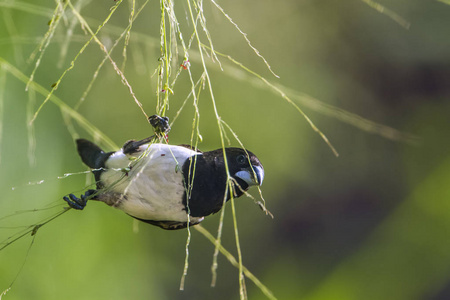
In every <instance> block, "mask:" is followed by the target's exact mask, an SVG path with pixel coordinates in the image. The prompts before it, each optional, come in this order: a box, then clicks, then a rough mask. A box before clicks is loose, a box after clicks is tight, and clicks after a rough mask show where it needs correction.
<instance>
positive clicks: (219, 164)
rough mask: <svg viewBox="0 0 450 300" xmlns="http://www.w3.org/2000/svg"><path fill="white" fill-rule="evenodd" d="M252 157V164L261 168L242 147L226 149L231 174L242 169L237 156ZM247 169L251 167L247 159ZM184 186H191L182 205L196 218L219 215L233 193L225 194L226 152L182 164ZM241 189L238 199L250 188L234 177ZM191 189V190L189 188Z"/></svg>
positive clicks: (209, 154) (221, 151)
mask: <svg viewBox="0 0 450 300" xmlns="http://www.w3.org/2000/svg"><path fill="white" fill-rule="evenodd" d="M247 153H248V155H249V158H250V161H251V162H252V164H253V163H254V164H255V165H260V162H259V160H258V159H257V158H256V156H255V155H254V154H253V153H251V152H250V151H247V152H246V151H245V150H243V149H240V148H226V155H227V161H228V168H229V171H230V174H231V175H233V174H235V173H236V172H237V171H238V170H240V169H241V168H242V167H243V166H242V165H239V166H238V165H237V163H236V157H237V156H239V155H245V156H246V157H247ZM245 164H246V166H250V164H249V163H248V160H247V161H246V162H245ZM182 170H183V175H184V180H185V184H186V186H187V187H188V188H187V192H185V193H184V198H183V204H184V205H185V206H186V209H187V210H188V211H189V213H190V215H191V216H193V217H204V216H208V215H210V214H213V213H216V212H218V211H219V210H220V209H221V208H222V206H223V201H224V197H226V200H227V201H228V200H229V199H230V193H229V192H228V194H227V195H225V191H226V185H227V174H226V168H225V160H224V158H223V150H222V149H217V150H213V151H209V152H204V153H203V154H201V155H195V156H193V157H191V158H190V159H188V160H186V162H185V163H184V165H183V168H182ZM192 178H193V180H192ZM234 179H235V180H236V181H237V183H238V184H239V186H240V187H236V188H235V194H234V196H235V197H239V196H241V195H242V194H243V191H246V190H247V189H248V188H249V186H248V184H247V183H246V182H244V181H243V180H241V179H240V178H234ZM189 187H190V188H189Z"/></svg>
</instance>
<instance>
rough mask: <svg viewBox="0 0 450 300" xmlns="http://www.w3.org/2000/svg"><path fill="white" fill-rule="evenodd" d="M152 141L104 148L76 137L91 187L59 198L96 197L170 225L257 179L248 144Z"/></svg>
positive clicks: (215, 206) (193, 220) (80, 205)
mask: <svg viewBox="0 0 450 300" xmlns="http://www.w3.org/2000/svg"><path fill="white" fill-rule="evenodd" d="M152 141H153V139H152V137H150V138H146V139H143V140H141V141H135V140H130V141H128V142H126V143H125V144H124V145H123V147H122V148H121V149H119V150H118V151H113V152H105V151H103V150H102V149H101V148H100V147H99V146H97V145H96V144H94V143H93V142H90V141H88V140H86V139H77V140H76V145H77V150H78V154H79V155H80V157H81V160H82V161H83V163H84V164H86V165H87V166H88V167H90V168H91V169H92V173H93V174H94V177H95V182H96V189H89V190H88V191H86V193H85V194H83V195H81V197H80V198H78V197H76V196H75V195H74V194H69V195H68V196H64V197H63V199H64V201H66V202H67V203H68V205H69V206H70V207H71V208H74V209H77V210H82V209H84V207H85V206H86V204H87V201H88V200H97V201H101V202H104V203H106V204H107V205H109V206H112V207H115V208H117V209H120V210H122V211H123V212H125V213H126V214H128V215H130V216H131V217H133V218H135V219H138V220H140V221H143V222H145V223H148V224H151V225H155V226H158V227H160V228H163V229H167V230H174V229H183V228H186V227H188V226H194V225H197V224H199V223H200V222H202V221H203V220H204V218H205V217H206V216H209V215H211V214H214V213H217V212H218V211H220V209H221V208H222V206H223V204H224V203H225V202H226V201H228V200H229V199H231V197H234V198H238V197H240V196H242V195H243V194H244V193H245V192H246V191H247V190H248V189H249V188H250V187H251V186H260V185H261V184H262V182H263V179H264V168H263V166H262V164H261V162H260V161H259V159H258V158H257V157H256V155H255V154H253V153H252V152H251V151H249V150H246V149H243V148H235V147H227V148H219V149H217V150H212V151H207V152H202V151H200V150H197V149H195V148H193V147H191V146H188V145H169V144H168V143H156V142H155V143H153V142H152ZM227 169H228V173H227ZM227 174H229V175H230V177H228V175H227ZM229 182H232V184H231V185H229V184H228V183H229ZM230 186H231V187H230Z"/></svg>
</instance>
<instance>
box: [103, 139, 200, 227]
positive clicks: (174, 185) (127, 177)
mask: <svg viewBox="0 0 450 300" xmlns="http://www.w3.org/2000/svg"><path fill="white" fill-rule="evenodd" d="M147 148H148V149H147ZM141 149H142V152H140V153H137V154H134V155H133V156H127V155H125V154H123V152H122V151H118V152H116V153H114V154H113V155H112V156H110V158H109V159H108V161H107V164H106V167H107V170H106V171H105V172H103V173H102V175H101V180H102V182H104V183H105V189H106V192H109V191H110V192H114V193H118V194H121V195H124V196H122V199H121V201H119V204H118V206H117V208H119V209H121V210H123V211H124V212H126V213H127V214H129V215H132V216H134V217H137V218H140V219H144V220H155V221H181V222H186V221H187V220H188V215H187V212H186V210H185V206H184V205H183V203H182V202H183V194H184V192H185V185H184V177H183V174H182V172H181V168H182V166H183V163H184V162H185V161H186V159H188V158H189V157H191V156H193V155H196V154H199V153H198V152H195V151H193V150H190V149H187V148H185V147H180V146H169V145H165V144H152V145H150V146H147V145H144V146H141ZM144 151H145V152H144ZM142 153H145V154H144V155H143V156H142V157H141V158H139V159H138V160H133V158H134V157H137V156H139V155H140V154H142ZM130 158H131V159H130ZM130 163H131V164H130ZM129 166H131V169H127V168H128V167H129ZM194 219H198V218H192V217H191V221H195V220H194Z"/></svg>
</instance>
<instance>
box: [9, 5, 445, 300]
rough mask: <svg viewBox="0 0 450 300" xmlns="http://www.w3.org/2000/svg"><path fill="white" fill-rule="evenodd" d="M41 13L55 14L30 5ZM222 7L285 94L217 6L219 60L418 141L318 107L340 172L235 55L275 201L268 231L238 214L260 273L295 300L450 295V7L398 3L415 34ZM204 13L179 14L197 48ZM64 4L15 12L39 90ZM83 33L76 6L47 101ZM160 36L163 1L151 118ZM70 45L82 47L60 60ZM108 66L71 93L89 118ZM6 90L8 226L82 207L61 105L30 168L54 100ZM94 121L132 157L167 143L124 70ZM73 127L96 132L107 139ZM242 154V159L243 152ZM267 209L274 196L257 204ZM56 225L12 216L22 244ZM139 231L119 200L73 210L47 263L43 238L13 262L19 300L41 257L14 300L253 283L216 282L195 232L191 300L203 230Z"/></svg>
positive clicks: (69, 82) (249, 203) (223, 77)
mask: <svg viewBox="0 0 450 300" xmlns="http://www.w3.org/2000/svg"><path fill="white" fill-rule="evenodd" d="M25 2H27V3H31V4H34V5H37V6H39V7H40V8H42V11H43V13H42V14H41V13H40V11H39V10H32V11H26V10H23V9H21V8H23V7H26V6H23V5H22V4H23V3H25ZM142 2H143V1H137V5H138V6H139V5H140V4H142ZM222 2H223V3H220V4H221V5H222V7H223V8H224V10H225V11H226V12H227V13H228V14H229V15H230V16H231V17H232V18H233V21H235V22H236V23H237V24H238V25H239V26H240V28H241V29H242V30H243V31H244V32H246V33H247V34H248V37H249V39H250V40H251V41H252V43H253V45H254V46H255V47H256V48H258V49H259V50H260V51H261V53H262V54H263V55H264V56H265V58H266V59H267V61H268V62H269V63H270V65H271V67H272V69H273V70H274V71H275V72H276V73H277V74H278V75H280V79H277V78H275V77H273V76H272V75H271V74H270V72H269V71H268V70H267V69H266V67H265V65H264V63H263V62H262V61H261V59H260V58H258V57H257V56H256V55H255V54H254V53H253V52H252V50H251V49H250V48H249V47H248V45H247V44H246V41H245V39H244V38H243V36H242V35H240V34H239V32H237V31H236V29H235V28H234V27H233V26H232V25H231V24H230V23H229V22H228V21H227V20H226V18H224V16H223V15H222V14H221V13H220V12H219V11H218V10H217V9H216V8H215V7H214V6H213V5H212V4H211V3H210V2H209V1H205V3H204V10H205V16H206V17H207V26H208V29H209V31H210V34H211V37H212V41H213V43H214V47H215V49H216V50H218V51H219V52H222V53H226V54H229V55H231V56H232V57H233V58H235V59H236V60H238V61H240V62H243V63H244V64H245V65H246V66H248V67H249V68H251V69H252V70H255V71H256V72H258V73H259V74H261V76H263V77H264V78H267V79H268V80H270V81H271V82H272V83H276V84H282V85H283V86H284V87H285V89H286V90H288V89H293V90H295V91H297V92H298V93H305V94H307V95H310V96H312V97H314V98H317V99H320V100H321V101H322V102H324V103H327V104H330V105H333V106H336V107H339V108H341V109H344V110H347V111H350V112H352V113H355V114H357V115H359V116H361V117H364V118H367V119H369V120H372V121H374V122H377V123H380V124H384V125H387V126H391V127H393V128H396V129H398V130H400V131H402V132H405V133H410V134H413V135H415V136H417V137H418V138H419V141H418V142H417V143H408V142H403V141H395V140H390V139H386V138H384V137H381V136H379V135H378V134H373V133H368V132H365V131H363V130H361V129H358V128H355V127H353V126H350V125H348V124H345V123H343V122H340V121H339V120H337V119H336V118H334V117H332V116H330V115H327V114H326V113H324V112H323V110H322V111H320V110H319V111H317V110H314V109H311V107H309V108H308V107H307V106H304V105H303V104H302V103H300V104H299V105H300V107H301V108H302V109H304V111H305V113H307V115H308V116H309V117H310V118H311V119H312V121H313V122H314V123H315V124H316V125H317V126H318V127H319V128H320V129H321V130H322V131H323V132H324V133H325V134H326V135H327V137H328V139H329V140H330V142H331V143H332V144H333V145H334V147H335V148H336V149H337V151H338V152H339V154H340V156H339V157H338V158H336V157H335V156H334V155H333V153H332V151H330V149H329V148H328V146H327V145H326V144H325V143H324V142H323V140H322V139H321V138H320V136H319V135H318V134H317V133H315V132H314V131H313V130H312V129H311V127H310V126H309V125H308V123H307V122H306V121H305V119H304V118H303V117H302V116H301V115H300V114H299V113H298V112H297V111H296V110H295V109H294V108H293V107H292V106H291V105H290V104H288V103H287V102H286V101H285V100H284V99H282V98H281V97H279V96H277V95H276V94H274V93H271V92H270V91H268V90H267V89H266V88H264V86H263V85H262V84H261V85H258V84H254V83H253V81H248V80H247V78H248V77H247V76H244V75H242V74H241V73H242V71H240V72H237V71H236V69H235V66H232V65H231V64H230V63H229V61H228V60H227V59H226V58H222V59H221V61H222V63H223V68H224V71H223V72H222V71H221V70H220V69H219V67H218V65H217V63H216V64H208V68H209V72H210V77H211V82H212V87H213V90H214V95H215V99H216V102H217V108H218V111H219V114H220V116H221V117H222V119H223V120H225V121H226V122H227V123H228V124H229V125H230V126H231V127H232V128H233V129H234V131H235V132H236V133H237V134H238V136H239V138H240V139H241V140H242V141H243V143H244V144H245V146H246V148H248V149H250V150H251V151H253V152H254V153H256V154H257V155H258V157H259V158H260V160H261V162H262V163H263V165H264V168H265V174H266V176H265V179H264V184H263V186H262V191H263V194H264V198H265V200H266V203H267V207H268V209H269V210H270V211H271V212H272V213H273V214H274V216H275V218H274V219H271V218H269V217H267V216H265V215H264V213H263V212H261V211H260V209H259V208H258V206H257V205H255V204H254V203H253V200H251V199H249V198H240V199H239V200H238V201H236V209H237V221H238V226H239V235H240V245H241V250H242V255H243V262H244V265H245V266H246V267H247V268H248V269H249V270H251V271H252V273H253V274H255V275H256V276H257V277H258V278H259V279H260V280H261V281H262V282H263V283H264V284H265V285H266V286H267V287H268V288H269V289H270V290H271V291H272V292H273V293H274V295H275V296H276V297H277V298H278V299H308V300H310V299H311V300H312V299H314V300H316V299H317V300H321V299H325V300H328V299H336V300H337V299H339V300H340V299H349V300H353V299H355V300H356V299H396V300H402V299H405V300H410V299H449V298H450V239H449V233H450V197H449V196H450V187H449V182H450V151H449V146H450V142H449V129H450V122H449V115H450V114H449V111H450V110H449V109H450V102H449V96H450V85H449V80H450V64H449V61H450V38H449V28H450V6H448V5H446V4H444V3H443V2H439V1H417V0H409V1H405V0H395V1H381V2H380V3H381V4H383V5H386V6H387V8H389V9H390V10H391V11H393V12H395V13H397V14H398V15H400V16H401V17H403V18H404V19H405V20H407V21H408V22H409V23H410V25H411V26H410V27H409V29H407V28H405V27H404V26H401V25H400V24H398V23H397V22H395V21H394V20H393V19H392V18H390V17H389V16H388V15H386V14H382V13H380V12H378V11H377V10H375V9H373V8H372V7H370V6H369V5H367V3H364V2H363V1H356V0H353V1H350V0H347V1H331V0H321V1H314V0H302V1H298V0H289V1H267V0H262V1H222ZM76 3H77V2H76V1H74V4H75V5H76ZM186 3H187V2H185V1H177V2H175V8H176V13H177V16H178V19H179V21H180V26H181V27H182V31H183V35H184V38H185V39H186V40H188V39H189V36H190V34H191V32H192V24H191V23H190V22H189V21H186V19H188V17H187V13H186V11H187V4H186ZM84 4H85V6H83V7H82V9H81V14H82V15H83V16H84V17H85V18H86V19H87V20H88V21H89V24H90V26H91V27H92V28H93V29H96V28H97V26H98V25H99V24H100V23H101V22H102V21H103V20H104V19H105V18H106V16H107V15H108V14H109V12H110V10H109V9H110V8H111V7H112V6H113V5H114V1H112V0H111V1H109V0H108V1H107V0H103V1H92V2H90V3H87V2H86V1H84ZM54 8H55V2H54V1H50V0H41V1H39V3H37V2H36V1H24V2H18V1H6V0H1V2H0V57H1V58H3V59H4V60H6V61H8V62H9V63H10V64H12V65H14V66H15V67H16V68H17V69H19V70H20V71H21V72H23V73H24V74H26V75H27V76H29V75H30V74H31V72H32V70H33V67H34V65H35V61H36V57H35V58H34V60H31V61H30V60H29V57H30V55H31V53H33V51H35V50H36V48H37V47H38V45H39V42H40V40H41V38H42V37H43V36H44V35H45V33H46V31H47V30H48V21H49V20H50V18H51V15H52V11H53V10H54ZM49 12H50V15H48V13H49ZM128 17H129V5H128V2H124V3H122V4H121V6H120V7H119V8H118V10H117V12H116V13H115V14H114V15H113V17H112V18H111V20H110V22H109V23H108V25H107V26H106V27H105V28H104V30H102V31H101V33H100V34H99V38H100V39H101V41H102V42H103V43H104V44H105V45H107V47H109V46H110V45H111V44H112V43H113V42H114V40H115V39H116V38H117V36H118V35H117V30H115V28H119V29H121V30H123V28H125V27H126V26H127V24H128ZM73 19H74V17H73V14H71V13H70V10H68V13H67V16H66V18H64V19H63V20H61V22H62V23H61V26H60V28H58V30H56V32H55V35H54V37H53V40H52V43H51V44H50V45H49V47H48V48H47V50H46V52H45V54H44V55H43V57H42V60H41V62H40V66H39V68H38V69H37V71H36V74H35V81H36V82H37V83H39V84H40V85H42V86H43V87H45V88H46V89H48V90H50V89H51V85H52V84H53V83H54V82H56V80H57V79H58V78H59V77H60V76H61V74H62V72H63V71H64V70H65V69H67V68H68V67H69V65H70V62H71V61H72V60H73V58H74V56H75V55H76V54H77V53H78V52H79V51H80V49H81V47H82V45H83V44H84V43H85V42H86V41H87V39H88V36H86V35H85V34H84V32H83V30H82V29H81V28H80V26H79V24H76V25H75V26H74V29H73V34H74V35H73V36H72V37H71V39H70V40H71V42H70V44H64V39H65V36H66V35H67V34H68V28H70V22H71V21H72V20H73ZM159 22H160V7H159V3H158V2H157V1H153V0H152V1H150V2H149V4H148V5H147V7H146V8H145V10H144V11H143V12H142V13H141V15H140V16H139V17H138V19H137V20H136V22H135V23H134V24H133V33H132V35H131V40H130V44H129V46H128V50H127V53H128V60H127V65H126V68H125V76H126V77H127V79H128V81H129V82H130V84H131V85H132V87H133V90H134V92H135V93H136V96H137V98H138V99H139V100H140V101H141V102H142V103H143V106H144V109H145V111H146V112H147V114H148V115H151V114H153V113H154V112H155V106H156V96H155V95H156V78H157V76H156V75H153V74H154V70H155V68H156V67H157V64H158V58H159V56H160V52H159V51H160V50H159ZM113 26H115V27H113ZM119 32H120V31H119ZM64 45H66V46H68V52H67V55H66V57H65V58H64V57H63V58H61V55H62V54H61V53H62V48H63V47H64ZM122 49H123V44H120V45H119V46H118V48H117V49H116V50H115V52H114V53H113V55H112V56H113V59H115V60H116V61H118V62H119V65H120V63H121V61H122V56H121V51H122ZM196 50H197V48H196V46H195V44H194V45H193V50H192V51H193V52H192V53H193V54H192V59H191V70H192V73H193V75H194V76H195V78H198V76H199V75H200V74H201V65H200V64H199V62H198V60H195V57H194V55H195V51H196ZM103 57H104V54H103V53H102V52H101V51H100V50H99V47H98V45H96V44H95V43H92V44H91V45H89V46H88V47H87V48H86V50H85V52H84V53H83V54H82V55H80V57H79V59H78V60H77V61H76V63H75V66H74V68H73V70H71V71H70V72H68V73H67V76H66V77H65V78H64V79H63V81H62V82H61V84H60V85H59V87H58V89H57V90H56V91H55V95H56V96H57V97H59V98H61V99H62V100H63V101H64V102H65V103H67V104H68V105H69V106H71V107H75V105H76V104H77V103H78V101H79V99H80V97H81V96H82V94H83V92H84V90H85V89H86V87H87V86H88V84H89V82H90V81H91V78H92V76H93V73H94V72H95V70H96V68H97V66H98V64H99V63H100V62H101V60H102V59H103ZM207 59H208V61H209V60H210V59H209V58H207ZM179 63H180V62H179V61H177V62H175V64H176V65H178V64H179ZM189 87H190V83H189V79H188V76H187V73H186V72H182V73H181V74H180V76H179V78H178V80H177V84H176V86H175V89H174V95H171V96H170V109H169V111H168V112H167V116H169V117H170V118H171V119H173V118H174V116H175V114H176V112H177V110H178V109H179V107H180V106H181V104H182V102H183V101H184V99H185V98H186V96H187V94H188V92H189ZM1 88H2V90H1V91H0V93H2V95H3V98H2V99H3V100H2V101H1V106H0V108H1V110H0V113H1V114H0V124H1V136H2V139H1V145H0V147H1V148H0V150H1V152H0V191H1V197H0V217H2V216H7V215H11V214H14V213H15V212H16V211H21V210H29V209H35V208H36V209H40V208H43V207H46V206H48V205H50V206H52V205H57V207H56V211H58V210H60V209H62V207H64V203H63V202H62V200H61V198H62V196H64V195H66V194H68V193H71V192H75V193H77V194H79V193H81V192H82V191H83V188H84V187H85V186H86V184H87V182H89V179H90V176H88V177H86V175H72V176H68V177H66V178H63V179H58V177H59V176H63V175H64V174H65V173H76V172H83V171H85V170H86V168H85V167H84V166H83V165H82V163H81V161H80V159H79V157H78V155H77V153H76V150H75V147H74V143H73V138H72V136H71V134H70V132H69V128H68V126H67V125H66V124H65V123H64V120H63V117H62V115H61V111H60V108H59V107H57V106H55V105H54V104H52V103H50V102H49V103H47V104H46V105H45V106H44V107H43V109H42V111H41V112H40V114H39V115H38V117H37V119H36V120H35V122H34V126H33V130H34V139H35V142H36V148H35V150H34V151H32V153H33V155H32V159H31V160H34V164H30V158H29V157H28V156H29V155H28V152H29V150H28V147H29V144H30V139H29V133H30V131H29V126H28V121H27V114H28V116H29V114H30V112H31V113H34V112H35V111H36V109H37V107H38V106H39V105H40V104H41V103H42V101H43V100H44V98H43V97H42V96H41V95H38V94H36V95H35V99H34V100H33V94H32V93H31V96H30V94H29V93H27V92H26V91H25V85H24V83H23V82H20V81H19V80H17V78H15V77H14V76H12V75H11V74H9V73H7V77H6V82H5V84H4V85H1ZM30 97H31V98H30ZM30 99H31V100H30ZM30 101H31V102H30ZM33 101H34V103H33ZM30 103H31V104H30ZM199 106H200V131H201V134H202V136H203V142H202V143H200V144H199V148H200V149H202V150H212V149H216V148H219V147H220V137H219V130H218V127H217V122H216V119H215V116H214V112H213V110H212V104H211V99H210V97H209V96H208V92H207V90H204V91H202V93H201V97H200V104H199ZM78 111H79V112H80V113H81V114H82V115H83V116H84V117H85V118H86V119H87V120H89V121H90V122H91V123H92V124H93V125H95V126H96V127H97V128H99V129H100V130H101V131H102V132H104V133H105V134H106V135H107V136H108V137H109V138H111V139H112V140H113V141H114V142H115V143H116V144H118V145H122V144H123V143H124V142H125V141H126V140H128V139H131V138H135V139H139V138H144V137H146V136H148V135H150V134H151V128H150V126H149V125H148V123H147V121H146V120H145V118H144V117H143V115H142V113H141V111H140V109H139V108H138V106H137V105H136V104H135V103H134V102H133V99H132V97H131V96H130V94H129V91H128V89H127V87H126V86H125V85H123V84H122V83H121V80H120V78H119V76H118V75H117V74H116V72H115V71H114V69H113V68H112V67H111V64H110V63H109V62H106V63H105V66H104V67H103V68H102V69H101V71H100V73H99V75H98V78H97V80H96V81H95V83H94V86H93V89H92V90H91V92H90V93H89V94H88V96H87V98H86V100H85V101H84V102H83V104H81V106H80V107H79V109H78ZM334 111H335V112H336V110H334ZM193 112H194V110H193V108H192V102H191V101H189V102H188V104H187V105H186V108H185V110H184V111H183V112H182V113H181V115H180V117H179V118H178V119H177V120H176V122H175V123H174V125H173V127H172V132H171V133H170V142H171V143H173V144H182V143H189V141H190V135H191V128H192V125H191V124H192V118H193ZM74 124H75V125H74V129H75V130H76V132H77V133H78V134H79V136H81V137H85V138H90V139H92V137H91V136H89V135H88V134H87V133H86V132H85V131H84V130H82V129H81V128H80V127H79V126H78V125H76V123H74ZM229 136H230V138H231V137H232V135H231V134H229ZM32 140H33V139H32ZM231 144H232V145H233V146H238V143H237V142H236V141H235V140H233V139H232V143H231ZM107 150H113V149H107ZM41 180H44V181H43V182H42V183H41V184H36V183H37V182H40V181H41ZM251 194H252V195H254V196H255V197H256V198H257V199H258V197H259V196H258V192H257V191H256V190H252V191H251ZM230 208H231V206H230V205H227V208H226V209H227V210H226V214H225V222H224V233H223V244H224V246H225V247H226V248H227V249H228V250H230V251H231V252H232V253H233V254H234V255H236V250H235V249H236V247H235V241H234V233H233V220H232V216H231V210H230ZM49 215H52V211H51V210H49V211H47V210H39V211H35V212H30V213H20V214H15V215H14V216H13V217H10V218H6V219H0V227H2V228H0V237H1V239H2V240H3V239H6V238H7V237H8V236H11V235H12V234H14V232H17V231H18V230H19V229H20V228H12V229H11V228H6V227H15V226H25V225H30V224H35V223H37V222H39V220H42V219H43V218H45V217H46V216H49ZM218 223H219V215H214V216H210V217H208V218H207V219H206V220H205V221H204V222H203V223H202V224H203V226H204V227H205V228H207V229H208V230H210V231H211V232H212V233H215V232H216V231H217V227H218ZM135 226H136V224H134V223H133V220H132V219H131V218H130V217H128V216H126V215H125V214H123V213H122V212H120V211H118V210H114V209H111V208H109V207H107V206H105V205H104V204H102V203H95V202H92V203H89V205H88V206H87V208H86V209H85V210H84V211H82V212H79V211H69V212H68V213H66V214H64V215H63V216H61V217H60V218H57V219H56V220H54V221H52V222H50V223H49V224H48V225H46V226H45V227H43V228H41V229H40V230H39V231H38V234H37V235H36V238H35V240H34V244H33V246H32V248H31V250H30V252H29V255H28V256H27V250H28V249H29V245H30V242H31V241H32V238H30V237H29V236H27V237H26V238H24V239H22V240H20V241H18V242H16V243H14V244H12V245H11V246H9V247H7V248H5V249H4V250H2V251H1V252H0V291H2V290H4V289H6V288H7V287H8V286H9V284H10V283H11V282H12V281H13V280H14V278H15V276H16V274H17V272H19V270H20V269H21V266H22V264H23V263H24V260H25V258H26V257H27V258H26V262H25V264H24V266H23V269H22V270H21V272H20V275H19V276H18V278H17V280H16V281H15V282H14V285H13V287H12V289H11V291H9V292H8V293H7V294H6V296H4V297H5V298H4V299H11V300H12V299H237V298H238V297H239V283H238V272H237V269H235V268H234V267H232V266H231V265H230V264H229V262H228V261H227V260H226V259H225V258H224V257H222V256H219V260H218V261H219V268H218V270H217V274H218V282H217V285H216V287H215V288H211V287H210V281H211V272H210V267H211V263H212V256H213V252H214V247H213V245H212V244H211V243H210V242H209V241H207V240H206V239H205V238H204V237H203V236H202V235H200V234H199V233H198V232H197V231H196V230H192V240H191V245H190V248H189V253H190V257H189V271H188V276H187V278H186V283H185V290H184V291H179V290H178V287H179V282H180V278H181V274H182V272H183V266H184V259H185V243H186V238H187V233H186V231H175V232H169V231H163V230H161V229H159V228H156V227H153V226H149V225H146V224H143V223H142V224H139V225H138V230H133V228H134V227H135ZM135 229H136V228H135ZM246 283H247V290H248V296H249V299H265V296H264V295H263V294H262V292H261V291H260V290H258V289H257V288H256V287H255V286H254V284H253V283H252V282H251V281H250V280H247V281H246Z"/></svg>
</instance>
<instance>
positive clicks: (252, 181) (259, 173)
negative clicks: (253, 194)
mask: <svg viewBox="0 0 450 300" xmlns="http://www.w3.org/2000/svg"><path fill="white" fill-rule="evenodd" d="M235 176H236V177H239V178H240V179H242V180H244V181H245V182H246V183H247V184H248V185H249V186H250V185H261V184H262V182H263V179H264V169H263V168H262V167H260V166H252V167H251V168H247V169H244V170H241V171H239V172H237V173H236V175H235Z"/></svg>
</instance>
